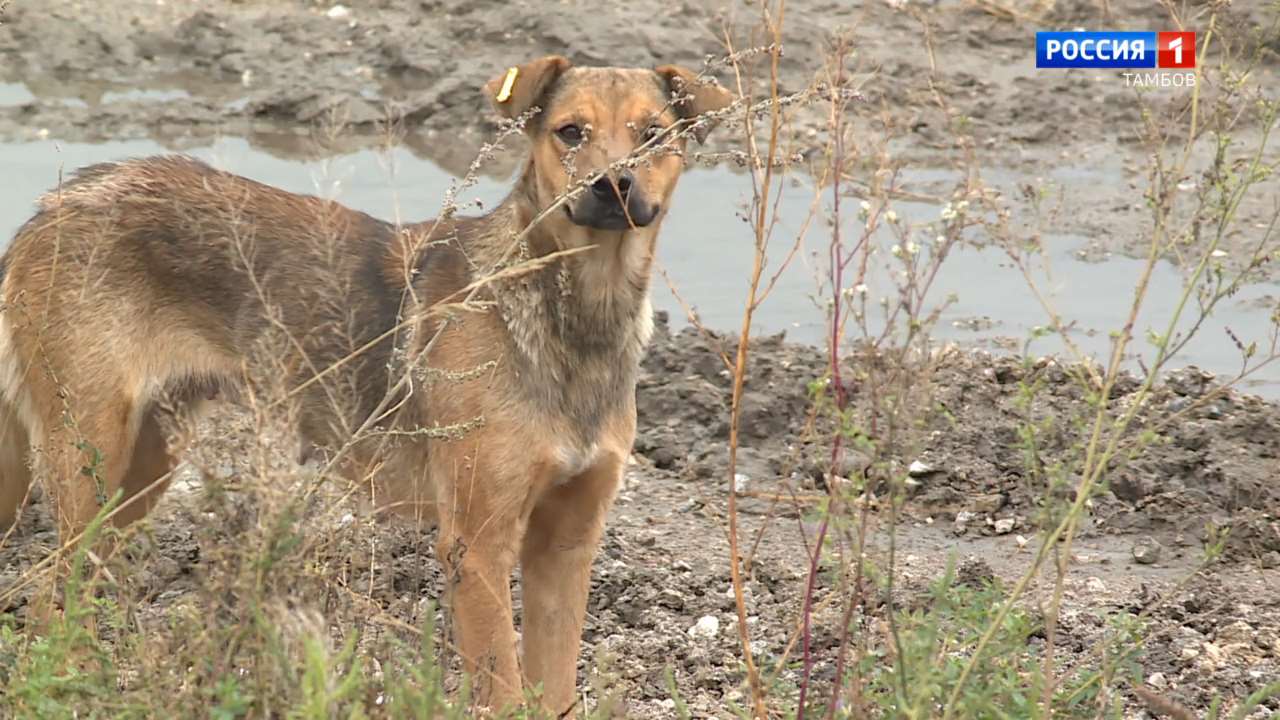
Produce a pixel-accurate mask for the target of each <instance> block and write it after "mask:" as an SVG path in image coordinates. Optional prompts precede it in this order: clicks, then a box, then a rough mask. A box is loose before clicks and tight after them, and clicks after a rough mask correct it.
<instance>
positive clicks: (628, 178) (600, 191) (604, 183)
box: [591, 170, 635, 202]
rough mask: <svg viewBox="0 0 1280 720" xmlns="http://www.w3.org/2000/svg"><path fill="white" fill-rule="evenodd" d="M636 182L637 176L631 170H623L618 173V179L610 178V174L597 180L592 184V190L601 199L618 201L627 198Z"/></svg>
mask: <svg viewBox="0 0 1280 720" xmlns="http://www.w3.org/2000/svg"><path fill="white" fill-rule="evenodd" d="M634 184H635V176H634V175H632V174H631V171H630V170H623V171H622V172H621V173H619V174H618V179H617V180H610V179H609V177H608V176H604V177H601V178H600V179H599V180H596V181H595V182H594V183H592V184H591V192H592V193H593V194H594V195H595V196H596V197H598V198H600V199H601V200H612V201H613V202H618V201H619V200H625V199H626V198H627V195H628V194H630V193H631V186H632V185H634ZM615 186H616V187H615Z"/></svg>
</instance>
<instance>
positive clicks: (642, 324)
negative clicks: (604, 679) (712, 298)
mask: <svg viewBox="0 0 1280 720" xmlns="http://www.w3.org/2000/svg"><path fill="white" fill-rule="evenodd" d="M486 90H487V92H488V93H489V94H490V96H491V97H492V98H494V99H495V105H496V107H497V109H498V111H499V112H500V113H501V114H502V115H504V116H506V117H507V118H512V119H519V120H525V119H527V123H526V125H525V131H526V133H527V135H528V137H529V138H530V140H531V143H532V151H531V155H530V158H529V161H528V164H527V165H526V167H525V170H524V173H523V175H522V177H521V178H520V180H519V181H518V183H517V184H516V187H515V189H514V190H513V191H512V192H511V194H510V195H509V196H508V197H507V199H506V200H505V201H503V202H502V203H501V205H500V206H498V207H497V208H496V209H494V210H493V211H492V212H490V213H488V214H487V215H484V216H483V217H476V218H461V217H457V218H453V217H450V218H446V219H442V220H440V221H428V222H424V223H419V224H415V225H410V226H406V227H396V226H393V225H390V224H388V223H385V222H382V221H380V220H377V219H374V218H372V217H370V216H368V215H365V214H363V213H360V212H355V211H353V210H349V209H347V208H345V207H343V206H341V205H338V204H336V203H334V202H330V201H326V200H322V199H318V198H315V197H307V196H300V195H294V194H291V193H287V192H283V191H281V190H278V189H276V188H273V187H269V186H266V185H262V184H259V183H256V182H253V181H251V180H247V179H245V178H242V177H238V176H235V175H231V174H228V173H224V172H220V171H217V170H214V169H212V168H210V167H208V166H206V165H204V164H202V163H200V162H198V161H196V160H193V159H190V158H187V157H154V158H147V159H140V160H129V161H125V162H119V163H108V164H102V165H94V166H92V167H88V168H85V169H83V170H81V171H80V172H79V173H78V174H77V175H76V176H75V177H74V179H72V180H71V181H70V182H68V183H66V184H65V185H64V186H63V187H61V188H60V189H59V190H58V191H56V192H52V193H50V194H48V195H46V196H45V197H44V198H43V199H42V200H41V201H40V207H39V212H38V213H37V214H36V215H35V216H34V217H33V218H31V220H29V221H28V222H27V223H26V224H25V225H23V226H22V228H21V229H20V230H19V231H18V234H17V236H16V237H15V238H14V240H13V244H12V246H11V247H10V248H9V249H8V251H7V253H6V255H5V256H4V258H3V264H2V265H0V268H2V269H0V272H2V273H3V278H2V280H0V300H2V301H3V308H4V311H3V313H2V314H0V526H7V525H8V524H10V523H11V521H12V519H13V517H14V514H15V511H16V509H17V507H18V505H19V504H20V502H21V501H22V498H24V497H25V496H26V494H27V489H28V485H29V483H30V481H31V476H32V468H34V470H35V472H36V474H37V475H38V476H39V477H40V478H41V479H42V481H43V482H44V487H45V488H46V491H47V494H48V496H49V497H50V498H51V500H52V505H53V508H54V513H55V515H56V519H57V524H58V530H59V533H60V535H61V537H62V539H63V542H70V541H72V540H74V539H75V538H76V537H77V536H78V535H80V534H81V533H82V532H83V531H84V530H85V528H86V525H87V523H89V522H90V520H91V519H92V518H93V517H94V516H95V515H96V514H97V513H98V512H99V511H100V509H101V507H102V505H103V502H104V501H105V500H106V499H107V498H110V497H111V496H113V495H114V494H115V493H116V491H117V490H120V491H122V492H123V496H124V497H125V503H126V504H125V505H124V507H123V508H121V509H119V510H118V511H117V512H116V514H115V516H114V520H115V521H116V522H117V523H121V524H123V523H127V522H130V521H132V520H134V519H136V518H138V517H140V516H142V515H143V514H144V513H146V511H147V510H148V509H149V508H150V507H151V506H152V505H153V504H154V502H155V500H156V499H157V498H158V497H159V494H160V492H161V491H162V490H163V485H164V482H163V478H164V477H165V476H166V474H167V473H168V472H169V470H170V469H171V468H172V467H173V465H174V459H173V457H171V453H170V450H169V448H168V447H167V446H166V434H165V432H164V431H163V427H164V424H165V423H164V420H165V418H164V413H165V412H166V408H169V407H171V406H172V405H174V404H176V405H177V406H179V407H185V408H191V407H193V406H194V405H195V403H196V401H197V400H199V399H200V398H202V397H204V396H207V395H209V394H210V392H211V391H215V392H216V391H234V390H235V389H236V388H237V387H242V386H243V383H244V382H246V378H245V372H244V365H243V363H245V362H246V361H247V360H249V359H251V358H252V357H253V356H254V350H255V348H256V347H258V346H259V345H260V344H261V343H262V342H263V338H265V337H268V336H270V337H272V338H274V341H276V342H278V343H279V345H278V346H273V348H274V349H275V350H276V351H277V352H278V353H280V356H281V360H280V362H282V363H283V364H284V366H285V367H287V368H289V369H290V372H289V374H290V376H291V378H292V380H291V382H292V385H293V386H294V388H295V389H296V392H295V393H294V399H295V400H296V401H297V407H296V417H298V418H299V428H298V429H299V432H300V434H301V436H302V438H304V439H305V441H307V442H309V443H311V444H312V445H314V446H316V447H319V448H322V449H326V450H328V451H329V452H341V453H342V457H343V458H344V460H343V462H342V463H341V466H342V468H343V470H344V472H345V473H346V474H347V475H348V476H349V477H350V478H351V479H352V480H353V481H357V482H360V483H363V484H366V485H368V486H369V488H370V489H371V490H372V492H373V497H374V498H375V500H376V504H377V505H378V506H379V507H382V508H389V509H394V510H395V511H397V512H399V513H403V514H407V515H410V516H413V517H418V518H425V519H428V520H431V521H434V522H436V523H437V524H438V526H439V529H440V532H439V542H438V545H437V548H436V551H437V554H438V557H439V558H440V560H441V562H442V563H444V565H445V568H446V572H447V573H448V576H449V577H450V579H451V594H450V599H449V605H450V610H451V614H452V617H453V620H454V628H455V633H456V636H455V639H456V643H457V645H458V647H459V649H460V652H461V654H462V656H463V658H464V660H465V664H466V668H467V670H468V671H469V672H471V673H473V674H475V676H476V686H477V689H478V690H477V699H478V701H479V702H481V703H484V704H488V705H490V706H493V707H500V706H503V705H507V704H509V703H513V702H516V701H518V700H519V699H520V697H521V693H522V687H523V686H524V685H526V684H527V685H535V684H539V683H540V684H541V685H542V688H543V699H544V700H543V701H544V704H545V705H546V707H547V708H548V709H550V710H552V711H554V712H557V713H559V712H565V711H567V710H568V709H570V708H572V707H573V704H574V697H575V681H576V663H577V657H578V649H579V642H580V636H581V632H582V625H583V618H584V614H585V612H586V600H587V589H588V584H589V579H590V578H589V575H590V567H591V562H592V558H593V557H594V554H595V551H596V546H597V544H598V541H599V539H600V535H601V532H602V528H603V524H604V520H605V515H606V513H607V511H608V509H609V506H610V503H611V502H612V498H613V496H614V492H615V489H616V488H617V486H618V483H619V480H620V478H621V476H622V472H623V467H624V463H625V462H626V459H627V457H628V455H629V453H630V450H631V445H632V440H633V437H634V433H635V425H636V412H635V383H636V374H637V369H638V365H639V361H640V357H641V354H642V353H643V352H644V348H645V345H646V342H647V341H648V338H649V334H650V331H651V327H652V326H651V310H650V305H649V300H648V287H649V275H650V265H651V263H652V261H653V253H654V242H655V239H656V237H657V233H658V227H659V225H660V224H661V222H662V219H663V217H664V215H665V213H666V211H667V208H668V205H669V203H670V201H671V197H672V191H673V190H674V189H675V187H676V181H677V178H678V177H679V175H680V172H681V169H682V167H683V159H682V157H681V153H682V151H683V149H684V146H685V139H684V138H685V136H686V135H687V134H688V132H689V131H692V132H694V133H695V134H699V135H700V134H701V133H703V132H705V129H706V128H707V127H708V126H709V124H710V123H709V122H707V121H706V119H705V117H704V118H703V119H699V116H703V115H704V114H705V113H708V112H712V111H716V110H719V109H721V108H724V107H726V106H727V105H728V104H729V103H730V102H731V95H730V94H729V93H728V92H727V91H725V90H724V89H722V88H720V87H719V86H717V85H715V84H714V83H708V82H705V81H703V80H701V79H699V78H697V77H696V76H695V75H694V74H693V73H691V72H690V71H688V70H685V69H682V68H679V67H674V66H664V67H659V68H657V69H656V70H647V69H619V68H579V67H571V65H570V63H569V62H568V61H567V60H565V59H564V58H562V57H558V56H552V57H546V58H542V59H539V60H535V61H532V62H530V63H528V64H525V65H522V66H520V67H518V68H512V69H511V70H510V71H509V72H508V73H506V74H505V75H504V76H502V77H499V78H497V79H495V80H494V81H492V82H491V83H489V85H488V86H487V87H486ZM535 107H537V108H540V112H534V111H533V109H534V108H535ZM642 147H643V148H647V149H648V150H651V151H653V152H651V153H649V154H648V155H647V156H645V157H643V159H640V160H638V161H636V160H630V161H628V160H627V158H629V157H633V156H634V154H635V153H636V151H637V149H638V148H642ZM577 181H584V182H582V183H578V182H577ZM575 187H577V188H580V189H579V191H578V194H577V195H576V196H573V197H572V199H569V200H567V201H563V204H561V205H559V206H558V207H557V205H556V203H557V202H558V200H559V199H560V198H561V196H562V195H564V194H565V193H566V191H567V190H570V189H572V188H575ZM517 238H518V239H519V241H518V242H514V243H513V241H514V240H516V239H517ZM513 244H514V246H515V247H517V248H518V252H516V253H515V254H514V256H512V254H511V248H512V247H513ZM562 251H570V252H562ZM538 259H542V261H543V262H542V265H541V266H540V267H539V268H538V269H536V270H533V271H529V272H524V273H514V272H511V273H509V274H507V275H505V276H503V277H501V278H500V279H498V280H494V281H492V282H490V283H489V284H477V281H479V280H481V276H482V275H484V274H485V273H486V272H487V271H488V270H490V269H493V268H507V269H508V270H509V269H510V267H511V265H512V264H513V261H517V262H518V261H521V260H532V261H535V262H536V261H538ZM472 295H474V297H473V298H472V299H473V301H474V302H473V303H471V304H470V305H469V306H467V307H459V306H458V305H457V304H456V303H458V302H459V301H461V300H463V299H464V298H465V297H467V296H472ZM477 303H478V305H477ZM446 305H447V306H448V307H449V308H450V311H449V312H443V311H438V310H439V309H440V308H441V307H444V306H446ZM476 307H481V308H482V309H480V310H476V309H475V308H476ZM406 319H407V320H406ZM406 358H407V361H406V360H405V359H406ZM406 362H407V363H408V367H407V368H405V369H404V370H403V372H404V373H408V375H407V377H411V378H416V381H415V382H410V383H404V382H398V381H397V380H398V377H400V375H399V374H398V372H397V370H396V369H397V368H398V367H400V366H402V365H404V364H405V363H406ZM223 394H224V395H225V394H226V392H224V393H223ZM371 425H376V426H377V427H379V428H382V429H384V430H386V429H391V430H393V431H395V432H382V433H370V434H369V436H368V437H367V438H365V437H363V436H360V435H359V434H358V433H357V432H356V431H357V429H359V428H361V427H362V426H363V427H365V428H368V427H370V426H371ZM445 427H453V428H469V430H467V431H465V432H442V431H439V430H440V429H441V428H445ZM390 437H393V438H394V439H392V440H388V438H390ZM158 480H161V481H160V482H157V481H158ZM517 560H518V561H519V562H520V564H521V568H522V574H523V582H524V592H523V598H524V615H523V646H524V647H523V665H521V663H520V661H519V659H518V653H517V647H516V645H517V639H516V634H515V630H514V626H513V621H512V607H511V596H510V592H509V577H510V575H511V572H512V570H513V569H514V566H515V563H516V562H517Z"/></svg>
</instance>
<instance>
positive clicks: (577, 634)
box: [520, 454, 623, 716]
mask: <svg viewBox="0 0 1280 720" xmlns="http://www.w3.org/2000/svg"><path fill="white" fill-rule="evenodd" d="M622 469H623V459H622V457H621V456H619V455H615V454H610V455H609V456H607V458H606V459H604V460H602V461H601V462H599V463H597V464H596V465H595V466H594V467H592V468H590V469H589V470H587V471H586V472H584V473H582V474H580V475H578V476H576V477H573V478H571V479H570V480H569V481H568V482H567V483H565V484H563V485H561V486H559V487H555V488H551V489H550V490H548V491H547V492H546V493H544V494H543V496H542V497H541V498H539V501H538V504H537V505H535V506H534V508H533V512H532V514H531V515H530V517H529V526H528V529H527V531H526V533H525V539H524V546H523V548H522V551H521V557H520V563H521V571H522V574H523V583H524V618H523V620H524V621H523V623H522V629H523V640H524V662H525V674H526V677H527V678H528V681H529V684H530V685H537V684H538V683H541V684H542V692H543V695H542V701H543V705H544V706H545V707H546V708H547V709H548V710H550V711H552V712H553V713H556V714H557V716H559V715H562V714H566V713H568V711H570V710H572V708H573V704H574V700H575V695H576V692H575V691H576V688H577V675H578V649H579V645H580V644H581V641H582V625H583V620H584V619H585V616H586V612H587V591H588V589H589V587H590V584H591V561H592V559H594V557H595V554H596V547H597V546H598V545H599V543H600V536H601V534H602V532H603V531H604V522H605V516H606V515H607V514H608V512H609V506H610V505H611V504H612V502H613V496H614V492H615V491H616V490H617V488H618V484H619V482H620V480H621V478H622Z"/></svg>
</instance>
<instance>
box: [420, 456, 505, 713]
mask: <svg viewBox="0 0 1280 720" xmlns="http://www.w3.org/2000/svg"><path fill="white" fill-rule="evenodd" d="M444 448H447V450H445V449H444ZM475 449H476V448H475V446H472V447H471V448H470V452H463V447H462V443H460V442H459V443H452V444H448V445H443V446H436V448H434V449H433V451H432V452H433V454H434V455H435V457H434V458H433V460H432V466H433V467H434V468H437V469H438V470H437V472H436V473H435V476H436V477H446V478H449V481H448V482H444V483H441V487H440V488H439V493H440V494H439V499H438V501H437V507H438V508H439V523H440V524H439V527H440V535H439V540H438V541H437V543H436V554H437V556H438V557H439V559H440V562H441V564H442V565H443V566H444V571H445V582H446V587H445V590H446V593H447V604H448V611H449V614H450V616H451V617H452V620H453V629H454V644H455V647H456V649H457V651H458V653H459V654H460V655H461V656H462V661H463V667H464V669H465V671H466V673H467V674H468V675H469V676H470V678H471V681H472V686H471V687H472V699H473V701H474V703H475V704H476V705H477V706H480V707H488V708H491V709H492V710H494V711H499V710H501V709H503V708H506V707H514V706H516V705H517V704H519V703H520V701H521V700H522V699H523V686H522V684H521V675H520V667H519V660H518V654H517V648H516V644H517V641H516V634H515V623H514V621H513V619H512V612H511V572H512V570H513V569H514V567H515V558H516V553H517V552H518V550H519V546H520V545H519V543H520V538H521V537H522V535H523V533H524V526H525V523H526V517H527V514H528V512H527V508H526V507H524V504H525V498H524V497H521V496H520V495H519V493H515V492H512V490H513V489H514V488H517V487H519V484H518V483H504V482H501V476H499V475H498V474H496V473H495V472H492V471H493V470H494V468H493V467H491V463H486V462H485V458H484V455H483V453H477V452H476V451H475ZM442 456H443V457H442Z"/></svg>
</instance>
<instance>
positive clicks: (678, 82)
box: [485, 55, 733, 230]
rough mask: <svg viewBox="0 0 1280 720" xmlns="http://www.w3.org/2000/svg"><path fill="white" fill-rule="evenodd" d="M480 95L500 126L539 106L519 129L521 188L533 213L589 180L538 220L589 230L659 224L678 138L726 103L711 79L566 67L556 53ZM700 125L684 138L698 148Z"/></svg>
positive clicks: (680, 147)
mask: <svg viewBox="0 0 1280 720" xmlns="http://www.w3.org/2000/svg"><path fill="white" fill-rule="evenodd" d="M485 91H486V93H487V94H488V95H489V97H490V99H491V100H492V101H493V103H494V106H495V107H496V108H497V109H498V112H499V113H501V114H502V115H504V116H506V117H508V118H516V117H520V116H522V115H523V114H524V113H526V112H527V111H529V110H530V109H531V108H533V107H535V106H536V107H538V108H541V110H540V112H537V113H536V114H534V115H533V116H532V117H531V118H530V119H529V121H528V123H527V124H526V125H525V131H526V133H527V134H528V135H529V138H530V139H531V140H532V144H533V150H532V158H531V166H532V167H531V170H532V174H533V177H532V178H530V177H527V176H526V181H530V182H532V185H533V187H532V188H531V190H532V193H533V195H534V197H533V200H534V202H535V203H536V204H537V206H538V207H537V209H538V210H541V209H543V208H546V207H548V206H549V205H551V203H553V202H554V201H555V200H556V199H557V198H558V197H560V196H561V195H563V194H564V192H565V191H566V190H567V189H568V188H570V187H573V186H574V185H576V184H578V183H580V182H582V181H584V180H591V182H590V184H589V186H588V187H586V188H585V189H584V190H583V191H582V192H580V193H579V194H578V195H577V196H576V197H574V198H573V199H570V200H569V201H567V202H565V204H564V205H563V206H562V208H563V210H562V211H559V212H557V213H555V214H554V215H553V216H552V217H551V218H549V219H548V220H549V221H550V222H560V223H562V222H569V223H572V224H574V225H578V226H581V227H585V228H593V229H599V230H627V229H630V228H639V227H645V226H648V225H652V224H653V223H655V222H657V221H658V220H659V219H661V217H662V216H663V214H664V213H665V212H666V208H667V204H668V202H669V201H670V199H671V194H672V192H673V191H674V190H675V186H676V180H677V179H678V178H679V176H680V171H681V169H682V168H683V159H682V157H681V154H682V153H683V151H684V148H685V144H686V137H687V135H688V134H690V133H688V132H685V131H687V130H688V128H689V127H690V126H691V125H693V124H694V123H695V121H696V118H698V116H700V115H702V114H703V113H708V112H713V111H716V110H720V109H722V108H724V107H726V106H728V105H729V103H730V102H732V100H733V96H732V95H731V94H730V93H729V92H728V91H727V90H725V89H724V88H722V87H720V86H719V85H716V84H715V83H714V81H712V80H709V79H704V78H699V77H697V76H696V75H695V74H694V73H693V72H690V71H689V70H686V69H684V68H681V67H677V66H674V65H664V66H662V67H658V68H654V69H652V70H647V69H630V68H598V67H572V66H571V65H570V63H569V61H568V60H566V59H565V58H563V57H560V56H558V55H552V56H549V57H544V58H540V59H538V60H534V61H532V62H529V63H526V64H524V65H520V66H518V67H513V68H510V69H508V70H507V72H506V73H504V74H503V75H501V76H499V77H497V78H494V79H493V80H492V81H490V82H489V83H488V84H487V85H486V86H485ZM710 126H711V123H710V122H709V121H707V120H706V119H703V120H702V121H701V122H698V124H697V125H695V126H693V132H692V134H694V136H695V137H696V138H697V139H698V141H699V142H701V141H702V140H703V139H705V136H706V133H707V132H708V131H709V130H710ZM628 158H632V159H630V160H628Z"/></svg>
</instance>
